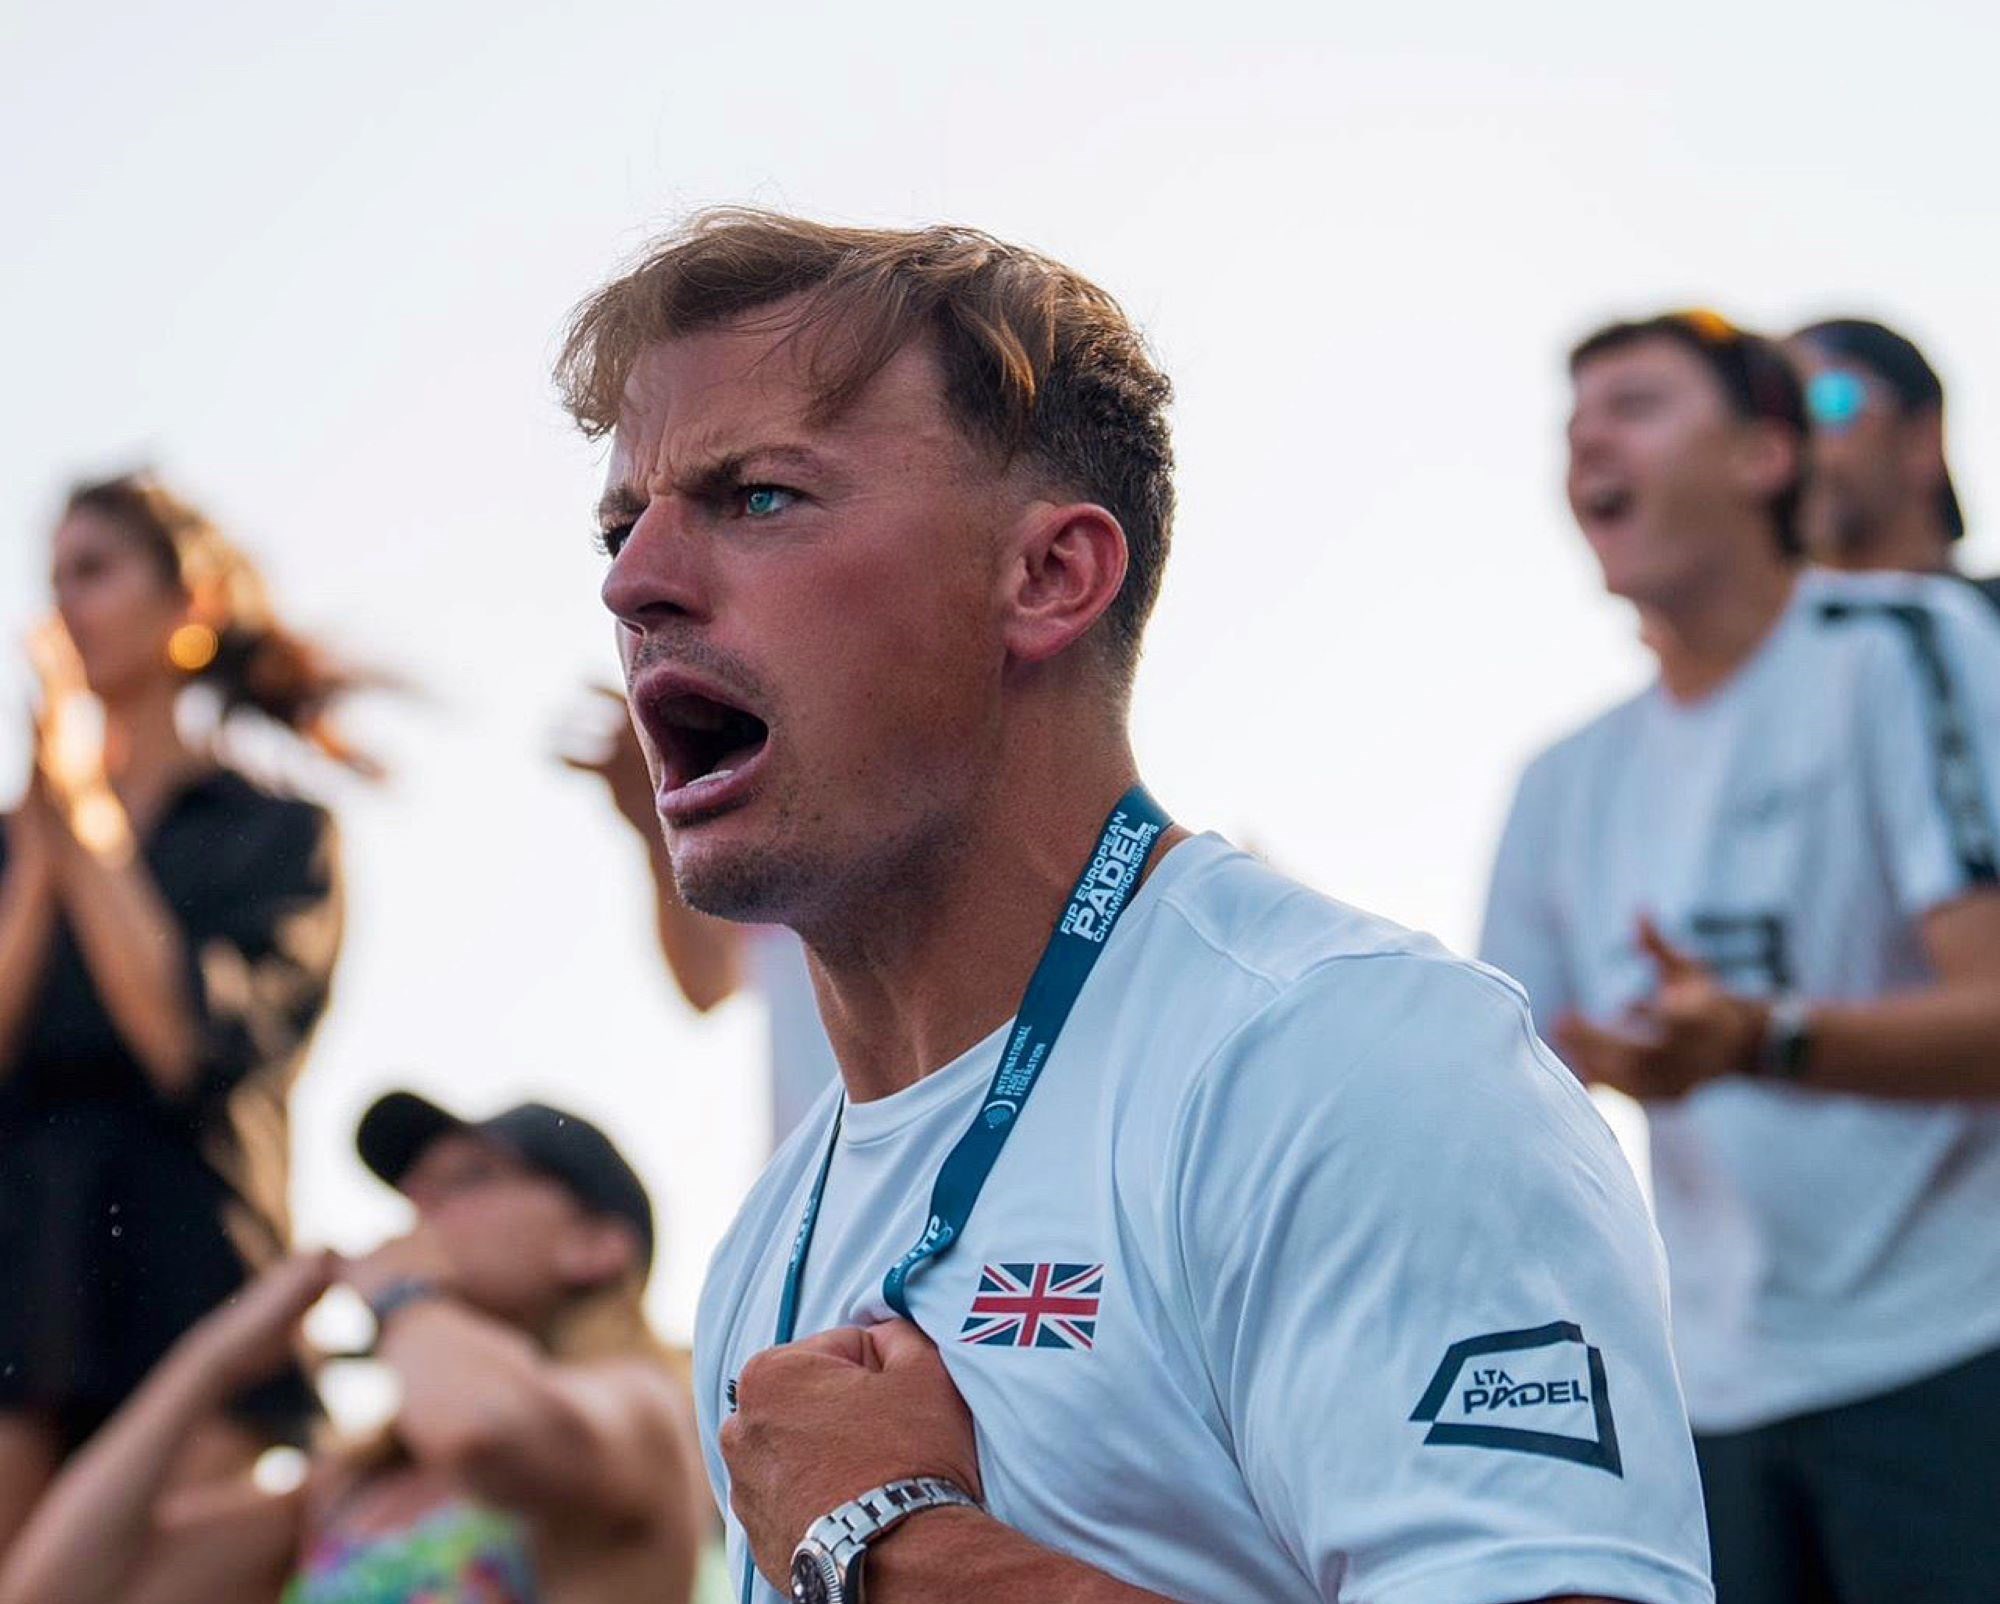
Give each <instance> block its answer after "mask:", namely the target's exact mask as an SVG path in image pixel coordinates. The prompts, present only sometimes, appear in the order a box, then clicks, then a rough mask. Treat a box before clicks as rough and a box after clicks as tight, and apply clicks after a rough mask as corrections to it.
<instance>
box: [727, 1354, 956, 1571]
mask: <svg viewBox="0 0 2000 1604" xmlns="http://www.w3.org/2000/svg"><path fill="white" fill-rule="evenodd" d="M722 1457H723V1459H724V1460H725V1461H726V1462H727V1463H728V1466H729V1502H730V1507H731V1508H732V1509H734V1510H735V1512H736V1518H737V1519H738V1520H739V1521H741V1522H742V1523H743V1530H744V1532H745V1533H746V1534H747V1535H748V1537H749V1540H750V1552H751V1555H752V1557H753V1558H754V1559H755V1560H756V1562H757V1568H758V1570H760V1571H762V1572H763V1573H764V1575H765V1576H766V1577H767V1578H768V1579H769V1580H770V1582H771V1583H772V1585H773V1586H775V1587H776V1588H777V1589H778V1590H779V1591H780V1592H783V1591H785V1589H786V1587H787V1585H788V1579H789V1577H790V1575H791V1565H792V1550H793V1549H794V1548H795V1547H796V1546H797V1545H798V1541H799V1539H800V1538H802V1537H803V1536H805V1534H806V1528H807V1527H808V1526H810V1525H811V1524H812V1523H813V1522H814V1521H816V1520H818V1519H819V1517H820V1516H822V1515H824V1514H826V1513H827V1512H828V1511H830V1510H832V1509H834V1508H836V1507H838V1506H839V1505H841V1504H844V1503H846V1502H847V1501H848V1500H849V1499H850V1498H856V1497H859V1496H860V1495H861V1494H862V1493H865V1492H868V1491H870V1490H871V1489H873V1488H876V1487H880V1486H882V1485H883V1484H884V1483H886V1482H892V1481H900V1480H902V1479H903V1478H905V1477H908V1476H941V1477H943V1478H944V1479H945V1480H947V1481H951V1482H956V1483H957V1484H958V1485H959V1486H960V1487H963V1488H964V1489H965V1490H966V1491H967V1492H968V1493H970V1494H971V1495H972V1496H973V1497H974V1498H978V1497H979V1496H980V1492H981V1489H980V1484H979V1450H978V1446H977V1443H976V1442H975V1440H974V1436H973V1428H972V1415H971V1413H970V1412H969V1411H968V1410H967V1409H966V1407H965V1400H964V1399H963V1398H961V1397H959V1395H958V1389H957V1388H956V1387H954V1386H953V1385H952V1382H951V1377H950V1376H949V1375H948V1374H947V1373H946V1371H945V1368H944V1361H943V1360H942V1359H941V1358H939V1357H938V1351H937V1349H936V1348H935V1347H934V1346H933V1345H932V1343H931V1340H930V1338H928V1337H926V1336H925V1335H924V1334H923V1332H921V1331H920V1330H918V1329H917V1328H916V1327H915V1326H913V1325H911V1324H910V1323H909V1322H908V1321H904V1320H891V1321H887V1322H885V1323H883V1324H882V1325H878V1326H871V1327H869V1328H868V1329H866V1330H861V1329H859V1328H856V1327H846V1328H843V1329H841V1330H838V1331H827V1332H822V1333H821V1334H820V1335H819V1336H816V1337H807V1338H805V1339H804V1340H803V1341H800V1342H793V1343H789V1344H787V1345H786V1346H784V1347H782V1348H771V1349H768V1350H766V1351H765V1352H763V1353H760V1354H759V1355H757V1357H756V1358H754V1359H752V1360H751V1361H750V1362H749V1363H748V1364H747V1365H745V1366H744V1367H743V1373H742V1375H740V1376H738V1377H737V1379H736V1413H735V1414H733V1415H732V1416H730V1418H729V1419H728V1420H727V1421H725V1422H724V1423H723V1427H722Z"/></svg>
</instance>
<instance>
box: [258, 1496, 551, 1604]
mask: <svg viewBox="0 0 2000 1604" xmlns="http://www.w3.org/2000/svg"><path fill="white" fill-rule="evenodd" d="M541 1596H542V1595H541V1590H540V1588H539V1587H537V1585H536V1583H535V1570H534V1564H533V1561H532V1560H531V1558H530V1557H529V1553H528V1543H527V1538H526V1536H525V1534H524V1533H523V1530H522V1527H521V1523H520V1522H519V1521H518V1520H516V1519H515V1518H514V1517H512V1516H510V1515H502V1514H499V1513H497V1512H495V1511H493V1510H490V1509H482V1508H480V1507H479V1506H478V1505H476V1504H469V1503H465V1502H463V1501H455V1502H452V1503H448V1504H444V1505H442V1506H440V1507H438V1508H435V1509H432V1510H431V1511H430V1512H429V1513H428V1514H426V1515H424V1516H423V1517H422V1518H421V1519H419V1520H416V1521H414V1522H412V1523H411V1524H410V1525H409V1526H406V1527H405V1528H403V1529H402V1530H401V1531H395V1532H382V1533H370V1534H357V1533H353V1532H343V1531H339V1530H333V1531H328V1532H325V1533H323V1534H322V1535H320V1536H319V1537H317V1538H315V1539H314V1541H313V1542H312V1543H311V1544H310V1545H309V1546H308V1547H307V1549H306V1553H305V1557H304V1559H303V1561H302V1562H301V1564H300V1566H299V1571H298V1574H297V1575H296V1576H295V1577H293V1578H292V1582H291V1585H290V1586H289V1587H287V1588H286V1589H285V1596H284V1599H283V1604H539V1601H540V1599H541Z"/></svg>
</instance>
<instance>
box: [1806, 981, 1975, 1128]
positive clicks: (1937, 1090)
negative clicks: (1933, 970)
mask: <svg viewBox="0 0 2000 1604" xmlns="http://www.w3.org/2000/svg"><path fill="white" fill-rule="evenodd" d="M1808 1029H1809V1032H1810V1037H1811V1042H1812V1046H1811V1051H1810V1053H1809V1055H1808V1058H1807V1061H1806V1067H1805V1073H1804V1083H1805V1084H1806V1085H1809V1086H1812V1087H1816V1088H1818V1089H1820V1090H1823V1091H1830V1092H1853V1093H1858V1094H1861V1095H1863V1096H1869V1097H1900V1098H1922V1099H1951V1098H1995V1097H2000V986H1978V985H1973V984H1970V983H1960V984H1958V985H1954V986H1940V987H1936V988H1934V989H1931V990H1927V991H1921V992H1911V993H1909V994H1907V995H1904V996H1897V997H1883V998H1878V999H1876V1000H1875V1001H1872V1002H1866V1003H1823V1004H1819V1005H1817V1006H1815V1007H1814V1008H1813V1009H1812V1011H1811V1013H1810V1014H1809V1016H1808Z"/></svg>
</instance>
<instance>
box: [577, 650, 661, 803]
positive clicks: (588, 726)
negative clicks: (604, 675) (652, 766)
mask: <svg viewBox="0 0 2000 1604" xmlns="http://www.w3.org/2000/svg"><path fill="white" fill-rule="evenodd" d="M590 690H591V698H592V700H591V703H590V704H589V706H588V709H587V711H588V714H589V716H588V717H578V718H576V719H574V720H572V721H571V722H569V723H567V724H566V725H565V726H564V727H563V729H562V730H561V731H560V732H559V734H558V737H557V739H558V742H559V744H560V746H561V748H562V749H561V751H560V752H559V753H558V756H559V757H560V758H561V759H562V762H563V764H564V766H565V767H567V768H572V769H575V770H576V771H577V772H578V773H580V774H594V775H596V776H597V777H598V778H599V779H600V780H602V781H603V782H604V784H605V786H606V787H607V788H608V789H609V790H610V792H611V800H612V802H613V804H614V805H615V806H616V807H617V809H618V811H619V813H620V814H622V815H623V816H624V818H625V821H626V822H627V823H628V824H630V825H631V826H632V828H633V829H635V830H637V831H638V832H639V833H640V834H641V835H643V836H645V837H646V838H647V839H648V840H652V839H654V838H655V837H657V836H658V834H659V831H660V821H659V816H658V814H657V812H656V811H655V808H654V803H653V794H654V793H653V777H652V775H651V774H650V773H648V772H647V769H646V755H645V753H644V752H643V751H641V750H640V747H639V735H638V732H637V731H636V730H634V729H633V727H632V718H631V715H630V713H629V712H628V711H627V709H626V706H625V698H624V696H623V694H621V693H620V692H618V691H615V690H613V689H612V688H611V687H610V686H609V685H593V686H591V688H590Z"/></svg>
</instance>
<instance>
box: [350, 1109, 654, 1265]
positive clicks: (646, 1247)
mask: <svg viewBox="0 0 2000 1604" xmlns="http://www.w3.org/2000/svg"><path fill="white" fill-rule="evenodd" d="M454 1134H464V1135H470V1136H478V1137H481V1138H483V1139H485V1140H487V1141H490V1142H497V1143H498V1144H499V1145H500V1146H502V1147H504V1148H506V1149H508V1151H510V1152H512V1153H514V1154H516V1155H517V1156H519V1157H520V1158H522V1159H524V1160H526V1161H527V1162H528V1163H529V1164H530V1165H532V1166H533V1167H534V1168H536V1169H538V1170H540V1171H542V1172H543V1173H544V1174H546V1175H548V1176H550V1177H551V1178H553V1179H555V1180H558V1181H560V1182H562V1184H563V1185H564V1186H565V1187H567V1188H568V1189H569V1191H570V1193H571V1195H572V1196H573V1197H575V1198H576V1200H577V1201H578V1202H579V1203H581V1204H582V1205H583V1206H584V1207H585V1208H587V1209H590V1210H591V1211H592V1212H594V1213H597V1214H609V1215H611V1216H612V1217H613V1218H615V1219H620V1220H623V1221H624V1222H625V1223H626V1224H627V1225H629V1226H631V1227H632V1229H633V1230H634V1231H636V1232H637V1233H638V1235H639V1245H640V1249H641V1261H640V1262H641V1263H642V1264H644V1265H645V1266H647V1267H648V1268H650V1267H651V1265H652V1262H653V1204H652V1200H651V1199H650V1198H649V1197H647V1195H646V1188H645V1184H644V1183H643V1182H641V1181H640V1179H639V1176H638V1172H637V1171H635V1170H634V1169H633V1168H632V1166H631V1165H630V1164H629V1163H628V1162H626V1159H625V1155H624V1154H622V1153H620V1152H619V1151H618V1149H617V1147H616V1146H615V1145H613V1143H612V1140H611V1138H610V1137H608V1136H606V1135H605V1134H604V1132H603V1131H601V1130H599V1129H598V1128H597V1127H596V1126H595V1125H593V1124H591V1123H590V1121H589V1120H587V1119H584V1118H583V1117H582V1116H581V1115H577V1114H570V1113H565V1112H564V1111H563V1110H562V1109H560V1108H551V1107H550V1106H549V1105H548V1104H547V1103H522V1104H521V1105H520V1106H519V1107H516V1108H510V1109H508V1110H506V1111H505V1112H504V1113H500V1114H495V1115H494V1116H493V1117H492V1118H490V1119H482V1120H468V1119H461V1118H460V1117H459V1116H458V1115H456V1114H453V1113H451V1112H449V1111H448V1110H446V1109H442V1108H440V1107H438V1105H437V1104H436V1103H433V1102H432V1101H431V1100H430V1099H429V1098H427V1097H419V1096H418V1095H417V1094H416V1093H415V1092H389V1093H386V1094H385V1095H384V1096H381V1097H378V1098H377V1099H376V1100H375V1102H374V1103H373V1104H371V1105H370V1107H369V1109H368V1112H367V1113H365V1114H363V1115H362V1116H361V1124H360V1125H359V1126H358V1127H357V1128H356V1130H355V1133H354V1146H355V1148H356V1150H357V1151H359V1153H360V1154H361V1162H362V1163H364V1164H366V1165H367V1166H368V1167H369V1169H371V1170H373V1171H374V1172H375V1173H376V1174H377V1175H379V1176H380V1177H381V1178H382V1179H383V1180H385V1181H387V1182H388V1183H389V1184H390V1185H391V1186H393V1187H397V1188H398V1189H400V1188H401V1186H402V1184H403V1177H404V1176H406V1175H407V1174H409V1172H410V1169H411V1167H412V1166H413V1165H414V1164H415V1163H416V1162H417V1160H418V1159H419V1158H421V1157H422V1156H423V1154H424V1150H425V1149H426V1148H428V1147H429V1146H430V1145H431V1143H433V1142H435V1141H436V1140H437V1139H438V1138H439V1137H441V1136H450V1135H454Z"/></svg>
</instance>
